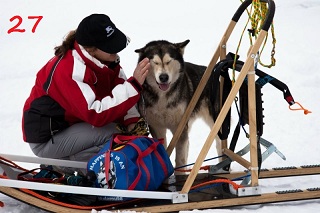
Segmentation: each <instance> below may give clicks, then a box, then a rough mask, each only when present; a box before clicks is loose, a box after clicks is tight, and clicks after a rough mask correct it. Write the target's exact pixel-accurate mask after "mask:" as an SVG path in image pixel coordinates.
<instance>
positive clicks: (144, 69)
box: [133, 58, 150, 85]
mask: <svg viewBox="0 0 320 213" xmlns="http://www.w3.org/2000/svg"><path fill="white" fill-rule="evenodd" d="M149 68H150V62H149V59H148V58H144V59H143V60H142V61H140V62H139V64H138V65H137V67H136V69H135V70H134V72H133V77H134V78H135V79H136V80H137V81H138V82H139V83H140V84H141V85H142V84H143V82H144V80H145V79H146V77H147V75H148V72H149Z"/></svg>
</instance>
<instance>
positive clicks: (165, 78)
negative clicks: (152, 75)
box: [159, 74, 169, 83]
mask: <svg viewBox="0 0 320 213" xmlns="http://www.w3.org/2000/svg"><path fill="white" fill-rule="evenodd" d="M159 79H160V81H161V83H166V82H167V81H168V80H169V76H168V75H167V74H161V75H160V76H159Z"/></svg>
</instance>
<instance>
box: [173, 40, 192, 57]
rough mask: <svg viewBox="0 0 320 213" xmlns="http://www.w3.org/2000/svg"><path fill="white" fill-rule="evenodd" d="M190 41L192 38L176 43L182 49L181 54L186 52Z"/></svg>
mask: <svg viewBox="0 0 320 213" xmlns="http://www.w3.org/2000/svg"><path fill="white" fill-rule="evenodd" d="M189 42H190V40H189V39H188V40H185V41H184V42H180V43H175V44H174V45H175V46H176V47H177V48H178V49H179V50H180V53H181V55H183V53H184V49H185V47H186V46H187V44H188V43H189Z"/></svg>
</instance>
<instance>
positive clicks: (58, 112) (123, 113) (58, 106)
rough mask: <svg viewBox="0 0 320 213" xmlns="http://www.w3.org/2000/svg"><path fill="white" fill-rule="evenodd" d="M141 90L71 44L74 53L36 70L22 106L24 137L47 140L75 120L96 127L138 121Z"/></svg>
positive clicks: (119, 71)
mask: <svg viewBox="0 0 320 213" xmlns="http://www.w3.org/2000/svg"><path fill="white" fill-rule="evenodd" d="M141 90H142V87H141V85H140V84H139V83H138V82H137V81H136V80H135V79H134V78H133V77H131V78H129V79H128V80H126V78H125V75H124V73H123V70H122V68H121V66H120V65H119V64H118V63H112V64H110V65H109V66H106V65H104V64H102V63H100V61H98V60H97V59H95V58H93V57H91V56H90V55H89V54H88V52H86V51H85V50H84V48H83V47H81V46H80V45H78V44H77V43H75V49H73V50H69V51H68V52H67V53H66V54H65V55H64V56H63V57H62V58H59V57H57V56H55V57H53V58H52V59H51V60H50V61H49V62H48V63H47V64H46V65H45V66H44V67H43V68H42V69H41V70H40V71H39V72H38V74H37V78H36V82H35V85H34V86H33V88H32V90H31V94H30V96H29V98H28V99H27V100H26V102H25V105H24V108H23V118H22V131H23V139H24V141H27V142H30V143H41V142H47V141H48V140H49V139H50V138H51V137H52V135H54V134H55V133H57V132H59V131H61V130H63V129H65V128H67V127H68V126H70V125H72V124H74V123H78V122H87V123H90V124H91V125H93V126H97V127H99V126H104V125H106V124H108V123H110V122H120V123H122V124H124V125H128V124H130V123H134V122H137V121H138V119H139V116H140V115H139V113H138V111H137V110H136V108H135V104H136V103H137V101H138V100H139V98H140V91H141Z"/></svg>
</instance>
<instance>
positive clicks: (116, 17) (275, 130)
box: [0, 0, 320, 213]
mask: <svg viewBox="0 0 320 213" xmlns="http://www.w3.org/2000/svg"><path fill="white" fill-rule="evenodd" d="M275 3H276V7H277V8H276V15H275V19H274V23H275V35H276V38H277V44H276V59H277V65H276V67H275V68H272V69H271V70H267V69H264V68H261V67H259V68H261V69H262V70H263V71H265V72H267V73H270V74H271V75H273V76H274V77H276V78H278V79H279V80H281V81H283V82H284V83H286V84H287V85H288V87H289V89H290V91H291V93H292V95H293V97H294V98H295V100H296V101H298V102H300V103H301V104H302V105H304V106H305V107H306V108H307V109H309V110H311V111H312V114H309V115H307V116H306V115H304V114H303V112H301V111H295V112H293V111H290V110H289V109H288V105H287V103H286V102H285V101H284V100H283V96H282V93H281V92H280V91H278V90H277V89H275V88H274V87H272V86H270V85H266V86H265V87H264V88H263V93H264V95H263V100H264V108H265V111H264V115H265V120H264V121H265V126H264V134H263V137H264V138H265V139H267V140H269V141H270V142H272V143H274V144H275V145H276V146H277V148H278V149H279V150H280V151H281V152H282V153H283V154H284V155H285V156H286V158H287V160H286V161H283V160H282V159H280V157H278V156H276V155H272V156H271V157H270V158H268V159H267V160H266V161H265V162H264V163H263V167H266V168H271V167H277V166H293V165H294V166H300V165H305V164H319V162H320V155H319V151H320V150H319V149H320V148H319V146H318V134H319V131H320V126H319V118H320V117H319V100H320V99H319V98H320V95H319V93H318V90H319V85H318V83H319V81H320V74H319V73H318V71H319V67H320V60H319V59H318V57H320V50H319V49H320V48H319V47H320V43H319V37H320V30H319V27H318V22H319V18H320V1H318V0H304V1H301V0H281V1H280V0H279V1H275ZM239 4H240V1H239V0H229V1H190V0H184V1H182V0H176V1H170V0H161V1H159V2H157V3H154V2H152V3H151V4H150V1H147V0H141V1H128V0H127V1H125V0H122V1H112V2H111V1H102V0H92V1H84V0H80V1H79V0H77V1H76V0H68V1H61V0H60V1H54V2H52V1H45V2H44V1H41V0H33V1H18V0H11V1H4V0H1V14H0V38H1V44H0V45H1V50H0V58H1V60H0V67H1V72H0V91H1V100H0V117H1V123H0V142H1V151H0V153H8V154H17V155H32V153H31V151H30V149H29V147H28V145H27V144H26V143H23V142H22V134H21V113H22V107H23V104H24V101H25V99H26V98H27V97H28V94H29V92H30V89H31V87H32V85H33V83H34V80H35V75H36V72H37V71H38V70H39V69H40V68H41V67H42V66H43V65H44V64H45V62H46V61H47V60H48V59H49V58H51V57H52V55H53V47H54V46H55V45H59V44H60V42H61V41H62V38H63V36H64V35H66V34H67V32H69V30H71V29H74V28H76V27H77V24H78V22H79V21H80V20H81V19H82V18H83V17H85V16H87V15H89V14H91V13H105V14H108V15H110V16H111V17H112V20H113V21H114V22H115V23H116V24H117V26H118V27H119V28H120V29H122V30H123V31H124V32H125V33H126V34H127V35H128V36H130V38H131V40H132V41H131V43H130V45H129V46H128V48H126V49H125V50H124V51H122V52H121V53H120V56H121V61H122V63H121V64H122V66H123V67H124V69H125V70H126V73H127V75H128V76H131V75H132V72H133V69H134V67H135V64H136V61H137V55H136V53H134V50H135V49H138V48H140V47H142V46H144V45H145V44H146V43H147V42H149V41H151V40H158V39H165V40H169V41H172V42H182V41H184V40H186V39H190V40H191V42H190V43H189V44H188V46H187V48H186V51H185V60H186V61H190V62H193V63H198V64H203V65H207V64H208V63H209V61H210V60H211V57H212V55H213V53H214V51H215V50H216V48H217V45H218V43H219V42H220V40H221V36H222V35H223V33H224V31H225V30H226V28H227V26H228V24H229V22H230V20H231V17H232V16H233V14H234V13H235V11H236V9H237V8H238V6H239ZM16 15H18V16H20V17H21V19H22V22H21V25H19V27H18V28H19V29H25V32H22V33H19V32H13V33H10V34H8V32H7V31H8V30H9V29H10V28H12V27H13V26H15V25H16V24H17V23H18V19H14V20H13V21H12V22H10V19H11V18H12V17H14V16H16ZM29 16H43V18H42V20H41V21H40V22H39V24H38V26H37V28H36V30H35V32H34V33H32V32H31V30H32V28H33V26H34V24H35V21H36V19H32V18H30V17H29ZM28 17H29V18H28ZM244 21H246V17H245V16H244V15H243V17H242V18H241V20H240V21H239V24H238V25H237V27H236V29H235V31H234V33H233V34H232V36H231V38H230V39H229V41H228V46H227V49H228V51H232V52H234V51H235V49H236V47H237V44H238V42H239V38H240V32H241V30H242V28H243V26H244ZM270 41H271V38H269V40H268V44H267V49H266V50H265V51H264V54H263V61H265V62H266V63H268V62H269V53H270V46H271V44H270ZM247 50H248V39H247V36H246V35H245V36H244V39H243V45H242V46H241V49H240V55H241V58H242V60H245V56H246V53H247ZM209 131H210V129H209V128H208V127H206V126H205V125H204V124H203V122H202V121H197V122H196V123H195V124H194V126H193V128H192V131H191V135H190V140H191V141H192V144H191V149H190V150H191V151H190V157H189V162H190V163H192V162H194V161H195V160H196V158H197V155H198V153H199V152H200V149H201V145H202V144H203V143H204V141H205V140H206V138H207V135H208V134H209ZM169 137H171V136H170V135H169ZM246 143H247V140H246V139H245V138H244V137H243V135H242V138H240V142H239V146H238V147H241V146H242V145H244V144H246ZM214 156H216V152H215V149H214V148H213V149H212V151H210V152H209V156H208V157H214ZM213 163H215V162H213ZM232 169H233V170H243V168H242V167H241V166H239V165H237V164H234V165H233V166H232ZM319 181H320V177H319V176H308V177H303V178H285V179H272V180H261V181H260V182H259V183H260V186H261V189H262V191H263V192H272V191H275V190H286V189H296V188H308V187H319ZM0 200H1V201H3V202H4V203H5V206H4V207H3V208H0V212H6V213H7V212H14V213H20V212H41V211H39V210H38V209H36V208H33V207H29V206H27V205H25V204H22V203H21V202H18V201H15V200H13V199H11V198H8V197H6V196H3V195H0ZM319 208H320V202H319V200H311V201H301V202H290V203H279V204H268V205H255V206H245V207H236V208H229V209H218V210H204V211H203V212H211V211H214V212H223V213H227V212H241V213H246V212H258V213H271V212H272V213H273V212H280V211H281V212H282V213H286V212H288V213H289V212H290V213H291V212H293V211H295V212H299V213H300V212H303V213H307V212H308V213H309V212H318V209H319ZM184 212H185V211H184ZM194 212H197V210H194Z"/></svg>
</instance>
